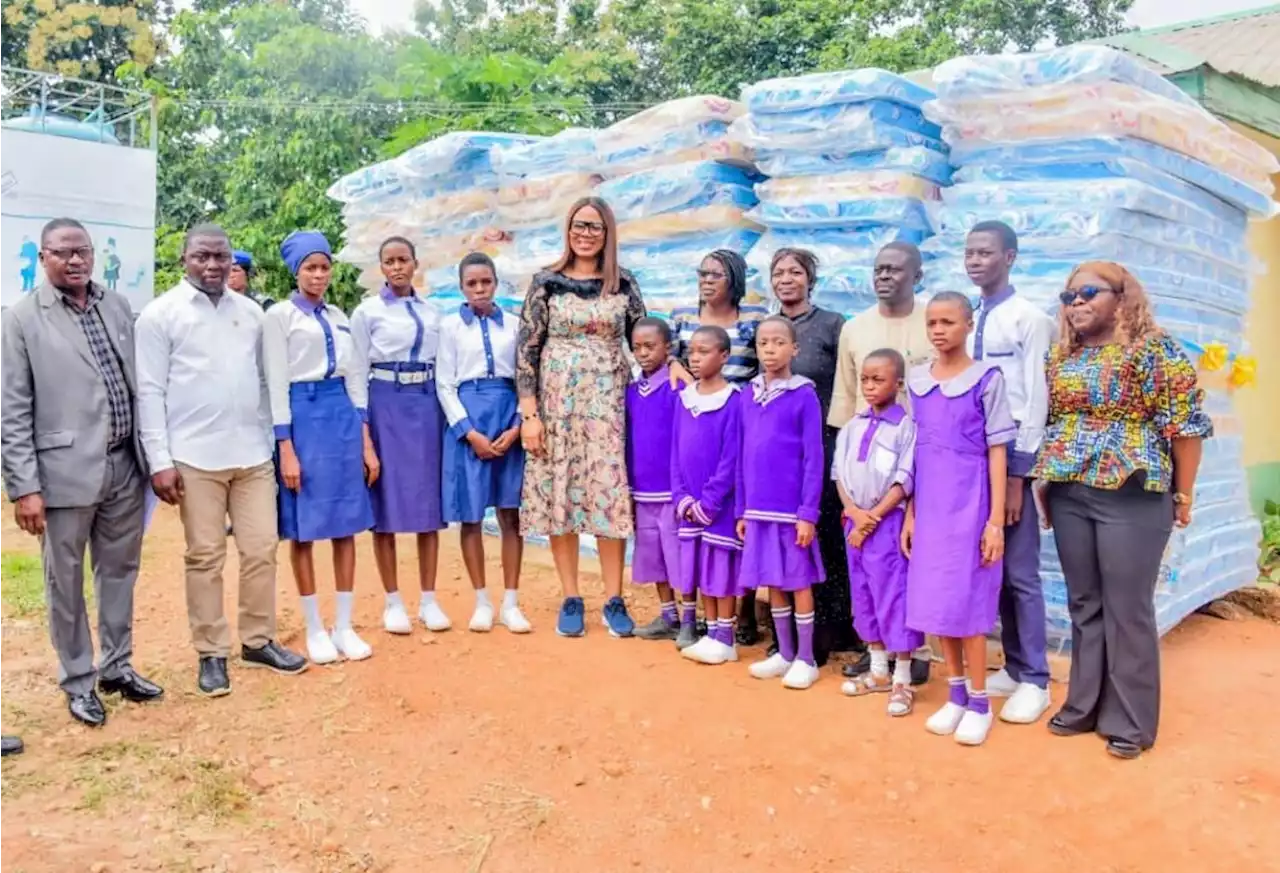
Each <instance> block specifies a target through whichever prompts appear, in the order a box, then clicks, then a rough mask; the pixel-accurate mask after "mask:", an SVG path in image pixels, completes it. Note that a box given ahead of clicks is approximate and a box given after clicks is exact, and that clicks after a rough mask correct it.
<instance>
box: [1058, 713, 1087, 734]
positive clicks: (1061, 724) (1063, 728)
mask: <svg viewBox="0 0 1280 873" xmlns="http://www.w3.org/2000/svg"><path fill="white" fill-rule="evenodd" d="M1049 733H1051V734H1053V735H1054V736H1055V737H1078V736H1080V735H1081V734H1091V733H1093V731H1092V730H1085V729H1084V728H1076V727H1072V726H1071V725H1069V724H1068V723H1067V722H1066V720H1065V719H1064V718H1063V717H1062V716H1061V715H1055V716H1054V717H1053V718H1051V719H1049Z"/></svg>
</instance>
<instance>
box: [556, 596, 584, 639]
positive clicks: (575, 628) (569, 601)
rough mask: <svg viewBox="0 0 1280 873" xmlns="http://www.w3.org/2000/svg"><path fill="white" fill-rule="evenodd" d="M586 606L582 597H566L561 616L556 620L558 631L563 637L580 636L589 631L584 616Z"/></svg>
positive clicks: (561, 608)
mask: <svg viewBox="0 0 1280 873" xmlns="http://www.w3.org/2000/svg"><path fill="white" fill-rule="evenodd" d="M585 612H586V607H584V606H583V605H582V598H581V597H566V598H565V599H564V603H562V604H561V605H560V618H559V620H558V621H557V622H556V633H557V634H559V635H560V636H562V637H580V636H583V635H585V634H586V632H587V623H586V620H585V617H584V613H585Z"/></svg>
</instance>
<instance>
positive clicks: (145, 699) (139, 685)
mask: <svg viewBox="0 0 1280 873" xmlns="http://www.w3.org/2000/svg"><path fill="white" fill-rule="evenodd" d="M98 689H99V690H100V691H101V692H102V693H103V694H119V695H120V696H121V697H123V698H124V699H125V700H128V701H130V702H131V703H150V702H151V701H153V700H159V699H160V698H161V697H164V689H163V688H161V687H160V686H159V685H157V684H156V683H154V682H152V681H150V680H148V679H143V678H142V677H141V676H139V675H138V674H137V673H135V672H133V669H132V668H130V667H126V668H125V670H124V672H123V673H121V674H120V675H119V676H117V677H116V678H115V679H100V680H99V681H98Z"/></svg>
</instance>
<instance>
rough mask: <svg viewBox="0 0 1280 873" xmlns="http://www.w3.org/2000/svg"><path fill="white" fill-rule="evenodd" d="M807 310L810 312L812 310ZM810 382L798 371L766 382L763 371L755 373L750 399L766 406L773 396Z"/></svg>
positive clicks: (810, 383) (810, 380)
mask: <svg viewBox="0 0 1280 873" xmlns="http://www.w3.org/2000/svg"><path fill="white" fill-rule="evenodd" d="M809 311H810V312H812V311H813V310H812V309H811V310H809ZM812 384H813V380H812V379H810V378H808V377H807V376H801V375H800V374H799V373H792V374H791V375H790V376H788V377H787V378H785V379H774V380H773V381H772V382H769V383H767V384H766V382H765V376H764V373H757V374H756V376H755V377H754V378H752V380H751V399H752V400H753V401H754V402H756V403H759V404H760V405H761V406H766V405H768V403H769V401H770V400H773V399H774V398H775V397H781V396H782V395H783V394H786V393H787V392H788V391H793V390H795V389H796V388H803V387H804V386H805V385H812Z"/></svg>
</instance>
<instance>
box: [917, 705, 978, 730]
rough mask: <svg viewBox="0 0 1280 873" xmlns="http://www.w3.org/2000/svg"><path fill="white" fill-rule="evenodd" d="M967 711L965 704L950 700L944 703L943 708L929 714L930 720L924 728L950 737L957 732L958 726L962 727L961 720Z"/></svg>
mask: <svg viewBox="0 0 1280 873" xmlns="http://www.w3.org/2000/svg"><path fill="white" fill-rule="evenodd" d="M966 712H968V710H967V709H965V708H964V707H963V706H960V705H959V704H956V703H952V702H951V701H950V700H948V701H947V702H946V703H944V704H943V705H942V709H939V710H938V711H937V712H935V713H934V714H933V715H931V716H929V720H928V721H926V722H925V723H924V729H925V730H927V731H928V732H929V733H931V734H937V735H938V736H940V737H949V736H951V735H952V734H954V733H955V732H956V728H958V727H960V720H961V719H962V718H964V714H965V713H966Z"/></svg>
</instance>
